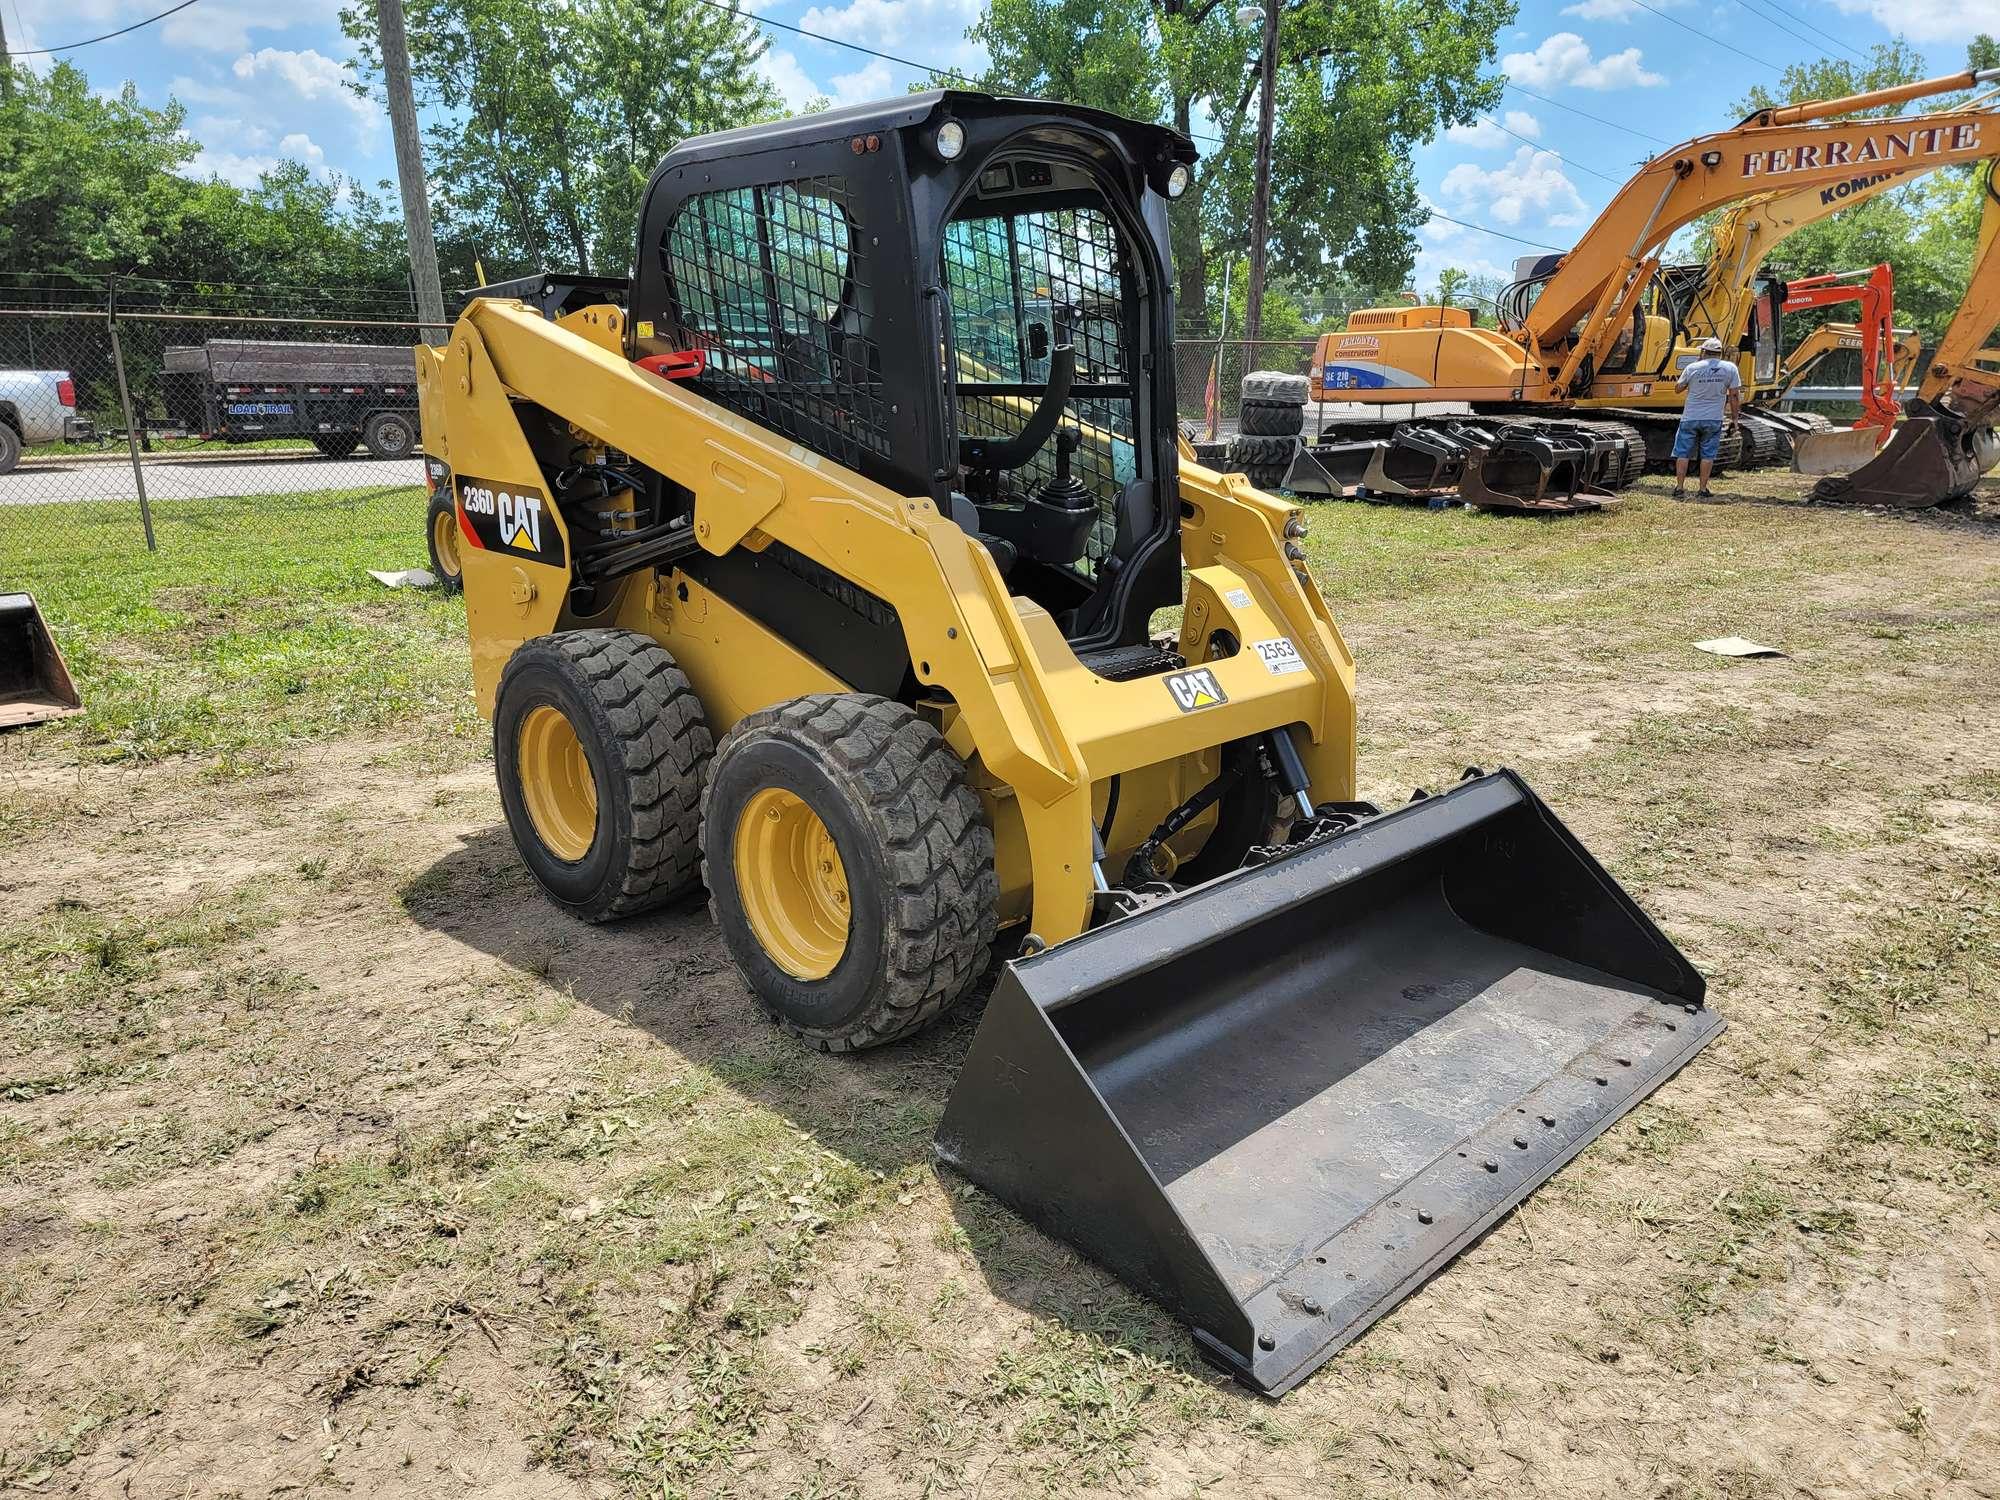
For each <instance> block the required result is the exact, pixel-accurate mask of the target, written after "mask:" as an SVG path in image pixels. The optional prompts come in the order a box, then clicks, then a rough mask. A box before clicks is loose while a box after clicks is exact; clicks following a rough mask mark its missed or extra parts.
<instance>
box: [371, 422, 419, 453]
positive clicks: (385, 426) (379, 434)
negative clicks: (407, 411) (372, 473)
mask: <svg viewBox="0 0 2000 1500" xmlns="http://www.w3.org/2000/svg"><path fill="white" fill-rule="evenodd" d="M361 441H362V442H364V443H366V444H367V445H368V451H369V452H370V453H372V454H374V455H375V456H376V457H377V458H408V457H409V456H410V455H411V454H412V453H415V452H416V451H417V424H416V423H414V422H412V421H411V420H410V419H409V417H407V416H405V415H404V414H403V413H402V412H399V411H378V412H376V413H375V415H374V416H372V417H370V418H369V419H368V422H367V425H365V426H364V427H363V428H362V429H361Z"/></svg>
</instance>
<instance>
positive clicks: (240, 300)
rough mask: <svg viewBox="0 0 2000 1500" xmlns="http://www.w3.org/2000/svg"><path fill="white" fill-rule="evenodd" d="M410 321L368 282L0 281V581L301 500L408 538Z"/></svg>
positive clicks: (270, 525)
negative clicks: (355, 285) (352, 288)
mask: <svg viewBox="0 0 2000 1500" xmlns="http://www.w3.org/2000/svg"><path fill="white" fill-rule="evenodd" d="M443 332H444V331H443V330H436V331H435V332H434V334H433V336H434V337H442V336H443ZM424 333H425V330H424V329H422V328H421V327H420V326H419V325H418V324H417V323H416V321H415V317H414V313H413V311H412V310H411V308H410V305H409V303H408V301H407V300H406V299H401V298H396V297H393V296H384V295H382V294H379V293H357V294H351V295H348V296H345V297H342V296H339V295H337V294H328V293H326V292H323V291H322V292H310V291H307V292H299V293H296V294H279V293H275V292H274V291H271V290H257V291H249V292H236V291H232V290H229V289H223V290H219V291H218V290H215V289H204V290H200V291H198V292H197V291H194V290H191V289H186V288H173V287H166V286H161V285H157V284H144V283H141V284H137V285H123V284H112V285H108V286H98V287H61V288H52V287H32V286H31V287H19V286H16V287H5V288H0V569H4V572H0V586H4V587H10V588H24V587H25V588H32V587H33V586H34V584H35V576H34V575H35V574H36V572H37V571H38V570H42V569H47V568H51V567H54V566H55V565H57V564H58V563H60V564H61V565H62V566H65V567H72V566H74V565H75V563H76V561H77V559H78V557H79V555H83V556H100V555H101V556H104V557H106V558H111V557H115V556H116V555H118V554H120V553H122V552H125V551H128V550H169V549H172V548H174V547H175V546H177V545H180V544H182V543H183V542H185V541H187V540H189V539H191V538H193V537H195V536H196V535H198V534H204V533H207V534H213V533H214V532H216V531H218V530H221V529H227V528H249V527H259V528H266V529H268V530H269V531H271V533H272V534H273V535H274V536H276V535H282V534H283V531H284V528H285V518H286V517H287V516H296V515H297V514H298V513H299V512H301V511H302V510H304V509H306V508H311V509H313V510H316V511H319V510H328V509H331V510H334V511H338V510H339V509H341V508H347V509H349V510H352V511H356V512H363V511H365V512H370V513H372V514H378V515H379V513H380V512H382V511H383V510H384V509H391V510H396V511H407V513H408V517H409V526H410V528H411V534H412V535H421V534H422V526H423V512H424V484H423V468H422V462H423V460H422V455H421V433H420V428H419V424H418V419H417V387H416V363H415V356H414V355H413V353H412V346H413V345H414V344H416V343H417V342H418V341H419V340H420V339H421V338H422V337H423V335H424Z"/></svg>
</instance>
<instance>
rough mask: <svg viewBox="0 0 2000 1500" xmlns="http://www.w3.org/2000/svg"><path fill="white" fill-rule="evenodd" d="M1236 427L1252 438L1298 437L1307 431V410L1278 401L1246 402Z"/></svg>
mask: <svg viewBox="0 0 2000 1500" xmlns="http://www.w3.org/2000/svg"><path fill="white" fill-rule="evenodd" d="M1236 426H1237V429H1238V430H1239V431H1241V432H1243V433H1245V434H1246V435H1248V436H1251V437H1297V436H1298V435H1299V434H1300V433H1301V432H1304V431H1305V430H1306V409H1305V408H1304V407H1303V406H1292V405H1289V404H1285V403H1280V402H1276V401H1245V402H1244V403H1243V411H1242V414H1241V415H1240V416H1239V417H1238V418H1237V419H1236Z"/></svg>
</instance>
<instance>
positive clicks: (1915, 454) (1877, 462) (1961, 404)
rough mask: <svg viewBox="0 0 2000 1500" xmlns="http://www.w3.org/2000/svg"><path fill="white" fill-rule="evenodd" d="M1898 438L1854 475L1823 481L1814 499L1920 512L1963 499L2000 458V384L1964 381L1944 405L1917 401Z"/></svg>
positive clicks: (1901, 424)
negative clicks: (1998, 429)
mask: <svg viewBox="0 0 2000 1500" xmlns="http://www.w3.org/2000/svg"><path fill="white" fill-rule="evenodd" d="M1905 410H1906V412H1907V413H1908V415H1907V416H1905V418H1904V419H1903V420H1902V421H1901V422H1899V423H1898V424H1897V425H1896V431H1895V435H1894V436H1893V437H1891V438H1890V439H1889V441H1888V442H1887V443H1886V444H1885V445H1884V446H1883V448H1882V451H1881V452H1879V453H1877V454H1876V455H1875V456H1874V457H1873V458H1872V459H1870V460H1868V462H1867V463H1865V464H1863V465H1862V466H1861V467H1860V468H1858V469H1856V470H1855V471H1854V472H1853V473H1851V474H1846V475H1839V476H1835V477H1832V478H1827V479H1822V480H1821V481H1820V482H1819V483H1818V484H1816V485H1814V486H1813V499H1815V500H1819V501H1825V502H1828V503H1833V504H1844V505H1886V506H1889V507H1891V508H1892V509H1897V510H1920V509H1922V508H1923V507H1925V506H1927V505H1942V504H1944V503H1945V502H1946V501H1948V500H1957V499H1960V498H1962V497H1963V496H1966V495H1969V494H1971V493H1972V491H1973V490H1974V489H1975V488H1977V486H1978V484H1979V480H1980V476H1982V475H1983V474H1985V473H1986V471H1987V470H1988V469H1990V468H1992V467H1993V466H1994V464H1996V463H2000V434H1996V433H1995V432H1994V430H1993V427H1992V425H1991V423H1992V421H1993V419H1994V418H1995V417H1996V416H2000V385H1990V384H1987V383H1986V382H1984V381H1977V382H1975V381H1973V380H1969V379H1968V380H1961V381H1960V382H1959V383H1958V384H1957V385H1956V386H1955V387H1954V388H1953V390H1952V392H1951V394H1950V396H1949V397H1948V398H1947V400H1945V401H1940V402H1938V403H1937V404H1936V405H1932V404H1930V403H1928V402H1925V401H1921V400H1913V401H1911V402H1910V403H1909V405H1908V406H1907V407H1906V408H1905Z"/></svg>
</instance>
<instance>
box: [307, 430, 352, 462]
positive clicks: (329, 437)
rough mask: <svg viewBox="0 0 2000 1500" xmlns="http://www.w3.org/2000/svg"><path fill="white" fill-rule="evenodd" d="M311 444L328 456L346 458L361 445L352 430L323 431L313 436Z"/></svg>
mask: <svg viewBox="0 0 2000 1500" xmlns="http://www.w3.org/2000/svg"><path fill="white" fill-rule="evenodd" d="M312 445H313V446H314V447H315V448H317V449H319V451H320V452H321V453H322V454H324V455H325V456H326V457H328V458H346V457H347V456H348V455H349V454H351V453H352V452H353V451H354V450H355V449H356V448H359V447H360V446H361V438H360V436H359V434H357V433H352V432H323V433H319V434H317V435H316V436H315V437H314V438H313V440H312Z"/></svg>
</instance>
